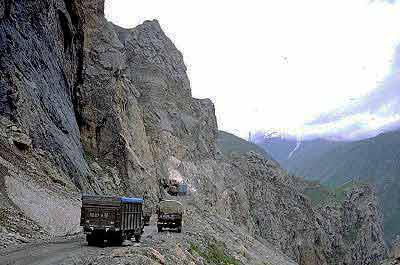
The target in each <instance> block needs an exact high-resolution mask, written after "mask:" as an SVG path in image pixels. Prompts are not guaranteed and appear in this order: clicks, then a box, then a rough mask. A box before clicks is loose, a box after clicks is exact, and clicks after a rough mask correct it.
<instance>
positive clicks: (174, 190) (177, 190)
mask: <svg viewBox="0 0 400 265" xmlns="http://www.w3.org/2000/svg"><path fill="white" fill-rule="evenodd" d="M187 191H188V185H187V184H186V183H184V182H182V181H181V182H179V181H178V180H176V179H170V180H169V181H168V184H167V192H168V194H169V195H171V196H178V195H179V196H185V195H186V194H187Z"/></svg>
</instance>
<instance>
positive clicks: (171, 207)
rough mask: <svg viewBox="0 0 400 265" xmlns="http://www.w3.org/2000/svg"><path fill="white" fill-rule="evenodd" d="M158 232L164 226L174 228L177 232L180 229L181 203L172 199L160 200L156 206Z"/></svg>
mask: <svg viewBox="0 0 400 265" xmlns="http://www.w3.org/2000/svg"><path fill="white" fill-rule="evenodd" d="M157 214H158V220H157V229H158V232H162V231H163V229H164V228H168V229H176V230H177V232H178V233H180V232H181V231H182V216H183V205H182V204H181V203H180V202H178V201H174V200H162V201H160V204H159V207H158V212H157Z"/></svg>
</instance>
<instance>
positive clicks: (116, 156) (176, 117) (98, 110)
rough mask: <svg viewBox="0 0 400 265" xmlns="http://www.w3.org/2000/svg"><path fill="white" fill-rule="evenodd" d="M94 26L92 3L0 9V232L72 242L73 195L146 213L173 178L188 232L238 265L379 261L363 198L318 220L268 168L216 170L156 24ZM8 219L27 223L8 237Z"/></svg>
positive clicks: (209, 130)
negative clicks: (179, 187)
mask: <svg viewBox="0 0 400 265" xmlns="http://www.w3.org/2000/svg"><path fill="white" fill-rule="evenodd" d="M103 13H104V1H102V0H87V1H80V0H71V1H61V0H41V1H35V2H31V1H24V0H12V1H6V2H4V1H0V57H1V58H2V60H1V61H0V77H1V78H0V115H1V122H0V146H1V147H2V148H0V172H1V173H2V174H1V175H0V183H2V184H4V185H2V186H1V187H0V191H1V196H2V200H1V201H2V203H1V204H0V206H1V210H2V212H5V213H6V214H5V215H4V216H2V215H0V224H2V225H3V226H5V224H8V226H7V227H6V229H14V230H21V229H22V227H23V225H24V224H25V223H26V224H27V226H28V227H35V226H37V227H39V228H37V230H38V233H39V234H40V233H41V234H43V233H48V234H51V235H64V234H68V233H74V232H76V231H77V229H78V224H79V192H80V191H83V192H95V193H100V194H120V195H134V196H145V197H146V199H147V200H148V201H149V202H150V204H151V203H153V205H154V204H155V202H157V200H158V197H160V196H166V195H165V192H164V190H163V188H162V185H161V184H162V183H164V182H165V181H166V179H169V178H175V179H182V180H184V181H185V182H187V183H188V185H189V190H190V195H189V196H188V201H187V202H186V203H187V206H188V209H190V211H193V213H196V214H192V215H190V214H188V216H189V217H188V220H187V221H188V227H191V228H192V230H196V231H197V233H198V234H202V235H207V238H209V239H210V240H215V238H218V239H219V240H220V241H226V242H227V244H228V245H229V246H230V248H231V249H233V248H236V249H238V246H234V244H235V243H237V244H239V243H240V244H242V246H243V248H246V249H249V248H251V247H253V248H254V250H249V251H248V252H249V253H247V252H246V253H247V254H246V255H247V256H248V258H246V256H243V257H238V260H240V261H241V262H242V263H243V264H246V262H254V261H255V260H257V261H262V260H263V259H262V257H263V255H267V254H268V253H269V251H271V247H270V245H269V244H272V245H274V246H276V247H277V248H279V249H280V250H282V251H283V252H284V253H285V254H287V255H289V256H290V257H292V258H293V259H294V260H295V261H297V262H298V263H299V264H372V263H373V262H374V261H377V260H380V259H382V257H383V256H384V255H385V246H384V243H383V240H382V234H381V233H382V231H381V228H380V223H379V222H380V219H379V213H378V210H377V207H376V205H375V204H374V198H373V195H372V194H373V193H372V192H371V191H368V190H360V191H354V192H353V193H351V194H350V195H349V197H348V199H347V200H346V201H345V203H344V204H343V205H342V206H341V208H335V209H328V208H325V209H324V210H318V209H315V208H313V207H312V205H311V204H310V202H309V200H308V199H307V198H306V197H305V196H304V195H303V194H302V193H301V191H299V189H298V188H297V187H296V183H295V182H294V180H293V179H292V178H291V177H289V176H288V175H287V174H286V173H285V172H284V171H283V170H282V169H281V168H280V167H279V165H277V164H276V163H275V162H274V161H270V160H265V158H264V157H262V156H259V155H258V154H255V153H248V154H232V155H231V156H229V157H227V156H222V155H221V152H219V151H218V150H217V147H216V137H217V132H218V131H217V121H216V118H215V114H214V106H213V104H212V103H211V101H210V100H208V99H193V98H192V96H191V90H190V83H189V79H188V76H187V74H186V67H185V64H184V62H183V57H182V54H181V53H180V52H179V51H178V50H177V49H176V47H175V46H174V45H173V43H172V42H171V41H170V40H169V39H168V37H167V36H166V35H165V34H164V33H163V31H162V30H161V27H160V25H159V24H158V22H157V21H146V22H144V23H143V24H142V25H139V26H137V27H136V28H134V29H123V28H120V27H118V26H115V25H113V24H112V23H110V22H108V21H106V19H105V18H104V15H103ZM3 197H4V200H3ZM30 197H32V198H34V200H29V199H28V198H30ZM20 213H23V214H24V215H25V216H26V217H28V218H27V219H26V220H25V221H24V222H23V223H22V224H15V225H9V224H10V221H9V220H10V219H12V216H15V215H17V214H20ZM198 216H201V218H199V217H198ZM204 220H207V222H204ZM43 228H44V229H45V231H46V232H43V231H40V230H41V229H43ZM236 229H237V231H236ZM352 229H355V230H352ZM238 231H239V232H238ZM244 231H245V232H246V233H247V234H245V232H244ZM349 231H351V233H352V234H351V235H352V237H351V240H347V241H346V238H345V235H346V233H347V232H349ZM28 232H29V231H27V233H28ZM252 236H255V237H259V238H260V240H255V239H254V238H252ZM199 237H200V236H198V237H196V238H199ZM260 242H263V244H262V243H260ZM268 242H269V243H268ZM266 246H267V247H266ZM246 251H247V250H246ZM353 251H354V253H352V252H353ZM236 252H237V251H236ZM239 252H240V251H239ZM277 253H279V251H278V252H277ZM268 255H269V254H268ZM280 255H281V254H279V257H278V258H276V259H274V260H286V259H285V258H281V256H280ZM260 257H261V258H260ZM290 263H291V262H290V261H287V264H290Z"/></svg>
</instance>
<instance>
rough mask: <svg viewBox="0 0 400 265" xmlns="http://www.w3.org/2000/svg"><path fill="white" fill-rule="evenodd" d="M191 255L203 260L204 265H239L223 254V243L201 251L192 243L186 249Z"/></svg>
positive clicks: (208, 246)
mask: <svg viewBox="0 0 400 265" xmlns="http://www.w3.org/2000/svg"><path fill="white" fill-rule="evenodd" d="M188 251H189V253H190V254H192V255H196V254H197V255H199V256H201V257H203V258H204V260H205V262H206V264H213V265H214V264H215V265H239V264H240V263H239V262H238V261H237V260H236V259H234V258H233V257H231V256H229V255H227V254H226V253H225V246H224V244H223V243H217V244H210V245H207V247H206V248H205V249H201V248H200V247H199V246H197V245H196V244H194V243H191V244H190V248H189V249H188Z"/></svg>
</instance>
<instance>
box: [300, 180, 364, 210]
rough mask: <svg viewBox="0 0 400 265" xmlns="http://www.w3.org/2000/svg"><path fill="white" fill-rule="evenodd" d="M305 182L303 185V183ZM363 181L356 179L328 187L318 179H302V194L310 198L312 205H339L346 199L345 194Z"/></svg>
mask: <svg viewBox="0 0 400 265" xmlns="http://www.w3.org/2000/svg"><path fill="white" fill-rule="evenodd" d="M304 184H305V185H304ZM363 184H365V183H363V182H358V181H349V182H347V183H345V184H343V185H340V186H338V187H329V186H325V185H323V184H320V183H319V181H306V180H305V181H304V182H303V184H302V185H304V186H305V188H304V194H305V195H306V196H307V197H308V198H309V199H310V201H311V203H312V205H313V206H314V207H323V206H325V205H336V206H339V205H341V203H342V202H343V201H344V200H345V199H346V194H347V192H349V191H350V190H352V189H353V188H354V187H357V186H359V185H363Z"/></svg>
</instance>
